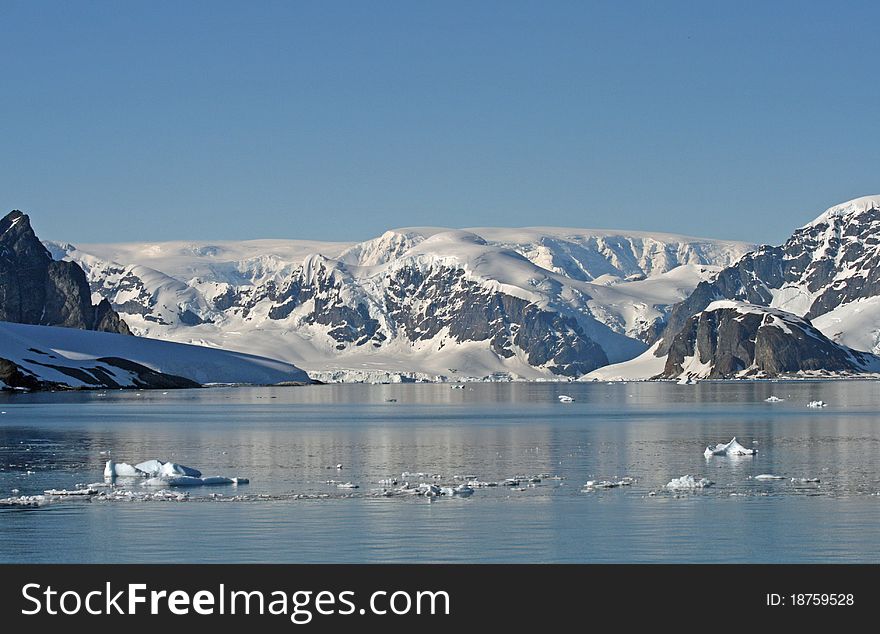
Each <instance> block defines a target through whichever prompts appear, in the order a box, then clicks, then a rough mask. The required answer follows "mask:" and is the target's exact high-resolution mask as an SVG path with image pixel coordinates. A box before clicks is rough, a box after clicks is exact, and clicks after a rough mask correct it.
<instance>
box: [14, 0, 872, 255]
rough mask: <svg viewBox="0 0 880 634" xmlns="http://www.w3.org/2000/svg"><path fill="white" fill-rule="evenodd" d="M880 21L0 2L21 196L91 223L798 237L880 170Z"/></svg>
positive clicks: (701, 11) (112, 228)
mask: <svg viewBox="0 0 880 634" xmlns="http://www.w3.org/2000/svg"><path fill="white" fill-rule="evenodd" d="M878 25H880V3H877V2H849V3H847V2H807V1H800V2H781V1H772V2H767V1H761V2H741V1H737V2H714V1H709V2H706V1H695V2H671V1H663V2H660V1H657V2H611V1H609V2H595V3H594V2H586V1H576V2H562V1H558V0H554V1H541V2H514V1H503V2H501V1H500V2H478V1H471V2H455V1H444V2H434V3H428V2H328V1H318V2H295V1H287V2H266V1H256V2H244V1H242V2H220V1H217V0H212V1H210V2H186V1H176V2H161V1H156V0H151V1H150V2H118V1H112V2H86V1H79V0H78V1H76V2H47V1H25V2H17V1H10V0H0V86H2V89H0V209H2V210H3V211H4V212H5V211H8V210H10V209H13V208H20V209H22V210H24V211H26V212H28V213H30V214H31V216H32V218H33V220H34V224H35V226H36V228H37V230H38V232H39V233H40V235H41V236H44V237H46V238H54V239H66V240H70V241H74V242H87V241H135V240H162V239H174V238H180V239H208V240H214V239H237V238H259V237H287V238H315V239H330V240H334V239H335V240H354V239H363V238H368V237H372V236H373V235H376V234H378V233H380V232H382V231H384V230H385V229H387V228H390V227H398V226H407V225H444V226H458V227H461V226H478V225H507V226H523V225H542V224H543V225H562V226H577V227H600V228H601V227H604V228H623V229H642V230H658V231H661V230H665V231H672V232H678V233H689V234H692V235H705V236H711V237H729V238H737V239H747V240H755V241H762V242H771V243H776V242H779V241H781V240H782V239H784V237H785V236H787V235H788V234H789V233H790V231H791V229H792V228H794V227H796V226H799V225H801V224H804V223H806V222H807V221H809V220H810V219H811V217H812V216H813V215H815V214H818V213H819V212H820V211H821V210H822V209H824V208H825V207H826V206H828V205H830V204H833V203H836V202H840V201H843V200H846V199H849V198H853V197H856V196H860V195H867V194H873V193H877V192H880V37H878V35H877V28H878Z"/></svg>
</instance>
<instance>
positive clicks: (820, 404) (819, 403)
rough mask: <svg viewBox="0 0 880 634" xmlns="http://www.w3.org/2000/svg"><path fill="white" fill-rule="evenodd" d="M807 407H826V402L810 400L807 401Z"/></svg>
mask: <svg viewBox="0 0 880 634" xmlns="http://www.w3.org/2000/svg"><path fill="white" fill-rule="evenodd" d="M807 407H814V408H815V407H828V403H826V402H825V401H822V400H819V401H810V402H809V403H807Z"/></svg>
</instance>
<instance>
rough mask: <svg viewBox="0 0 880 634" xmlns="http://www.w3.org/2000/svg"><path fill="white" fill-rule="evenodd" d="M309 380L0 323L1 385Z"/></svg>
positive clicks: (289, 370)
mask: <svg viewBox="0 0 880 634" xmlns="http://www.w3.org/2000/svg"><path fill="white" fill-rule="evenodd" d="M285 382H288V383H307V382H309V378H308V376H307V375H306V374H305V372H303V371H302V370H300V369H299V368H296V367H294V366H292V365H290V364H287V363H283V362H280V361H274V360H272V359H266V358H261V357H255V356H252V355H246V354H241V353H236V352H227V351H225V350H212V349H209V348H204V347H201V346H186V345H182V344H178V343H171V342H167V341H157V340H155V339H147V338H143V337H132V336H130V335H120V334H112V333H106V332H94V331H90V330H80V329H76V328H56V327H53V326H34V325H30V324H15V323H9V322H0V388H7V387H12V388H28V389H46V388H59V387H66V388H118V387H135V388H158V389H169V388H180V387H198V386H199V385H201V384H205V383H253V384H275V383H285Z"/></svg>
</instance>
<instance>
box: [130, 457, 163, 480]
mask: <svg viewBox="0 0 880 634" xmlns="http://www.w3.org/2000/svg"><path fill="white" fill-rule="evenodd" d="M164 464H165V463H164V462H162V461H161V460H156V459H153V460H145V461H144V462H139V463H137V464H136V465H135V466H134V468H135V469H137V470H138V471H142V472H143V473H145V474H146V475H148V476H150V477H155V476H157V475H159V474H160V473H162V465H164Z"/></svg>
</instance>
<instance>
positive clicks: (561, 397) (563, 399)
mask: <svg viewBox="0 0 880 634" xmlns="http://www.w3.org/2000/svg"><path fill="white" fill-rule="evenodd" d="M557 398H558V399H559V402H560V403H574V398H573V397H571V396H569V395H568V394H560V395H559V396H558V397H557Z"/></svg>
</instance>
